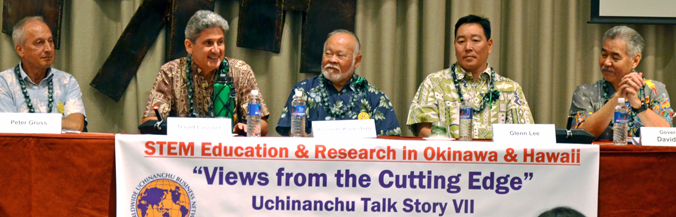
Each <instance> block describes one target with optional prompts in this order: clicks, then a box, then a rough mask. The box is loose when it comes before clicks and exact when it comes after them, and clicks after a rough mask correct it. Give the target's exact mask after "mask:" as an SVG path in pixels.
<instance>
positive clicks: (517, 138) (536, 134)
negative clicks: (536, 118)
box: [493, 124, 556, 145]
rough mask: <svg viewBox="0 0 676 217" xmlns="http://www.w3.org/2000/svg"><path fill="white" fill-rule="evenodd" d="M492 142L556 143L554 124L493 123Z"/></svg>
mask: <svg viewBox="0 0 676 217" xmlns="http://www.w3.org/2000/svg"><path fill="white" fill-rule="evenodd" d="M493 142H501V143H524V142H525V143H528V144H533V145H538V144H542V145H551V144H556V130H555V129H554V124H493Z"/></svg>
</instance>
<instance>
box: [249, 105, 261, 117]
mask: <svg viewBox="0 0 676 217" xmlns="http://www.w3.org/2000/svg"><path fill="white" fill-rule="evenodd" d="M249 115H255V116H261V104H249Z"/></svg>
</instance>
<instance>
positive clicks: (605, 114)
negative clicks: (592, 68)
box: [570, 26, 674, 140]
mask: <svg viewBox="0 0 676 217" xmlns="http://www.w3.org/2000/svg"><path fill="white" fill-rule="evenodd" d="M603 39H604V42H603V48H602V50H601V56H600V58H599V67H600V68H601V74H603V78H602V79H600V80H598V81H596V82H594V83H591V84H585V85H580V86H578V87H577V89H576V90H575V93H573V100H572V103H571V104H570V114H571V115H572V116H574V117H575V126H574V127H575V128H580V129H585V130H587V131H589V132H590V133H592V134H594V135H595V136H596V137H597V139H608V140H612V139H613V128H612V124H613V122H612V120H613V114H614V109H615V106H617V100H618V98H620V97H622V98H625V100H627V101H629V103H630V104H631V107H630V110H631V112H630V114H629V127H628V128H629V129H628V135H629V136H632V137H636V136H639V135H640V132H639V129H640V127H670V126H671V125H672V122H671V116H672V115H673V114H674V111H673V110H672V109H671V106H670V103H669V94H668V93H667V89H666V87H665V85H664V84H663V83H661V82H659V81H654V80H648V79H644V78H643V73H637V72H636V71H635V70H634V69H636V67H637V66H638V64H639V62H641V57H642V54H641V52H642V51H643V47H644V46H645V42H644V41H643V37H641V35H640V34H638V32H636V30H633V29H631V28H629V27H627V26H615V27H613V28H611V29H609V30H608V31H606V33H605V34H604V37H603Z"/></svg>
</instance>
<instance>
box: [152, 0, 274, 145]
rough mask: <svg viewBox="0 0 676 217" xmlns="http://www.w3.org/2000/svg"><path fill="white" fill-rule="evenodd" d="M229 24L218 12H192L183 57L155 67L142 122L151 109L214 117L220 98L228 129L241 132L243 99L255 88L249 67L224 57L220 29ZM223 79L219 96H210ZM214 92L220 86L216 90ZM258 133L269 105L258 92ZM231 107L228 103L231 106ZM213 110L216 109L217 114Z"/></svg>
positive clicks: (223, 30) (263, 131)
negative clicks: (224, 92) (229, 124)
mask: <svg viewBox="0 0 676 217" xmlns="http://www.w3.org/2000/svg"><path fill="white" fill-rule="evenodd" d="M228 28H229V27H228V22H227V21H226V20H225V19H223V17H221V16H220V15H218V14H216V13H214V12H211V11H207V10H201V11H197V13H195V15H193V16H192V17H191V18H190V20H189V21H188V25H187V26H186V28H185V37H186V39H185V41H184V44H185V49H186V51H187V52H188V54H189V55H188V56H187V57H183V58H179V59H176V60H172V61H169V62H168V63H166V64H164V65H163V66H162V67H161V68H160V72H159V73H158V74H157V78H156V79H155V84H153V88H152V90H151V91H150V96H149V97H148V103H147V104H146V109H145V112H144V113H143V122H146V121H149V120H157V117H156V115H155V111H154V108H157V109H158V111H159V114H160V115H161V116H162V118H163V119H164V118H167V117H168V116H172V117H214V116H215V114H214V102H215V101H216V100H223V101H225V102H224V107H223V108H225V110H228V111H226V112H225V114H226V115H227V116H224V117H229V118H232V120H233V125H234V126H233V132H235V133H239V134H246V118H247V115H246V114H247V111H248V100H249V98H250V95H251V91H252V90H258V84H257V83H256V77H254V73H253V70H251V67H250V66H249V65H248V64H246V63H245V62H244V61H242V60H238V59H234V58H229V57H225V43H224V42H225V33H226V32H227V31H228ZM217 79H218V81H219V82H220V81H223V84H224V86H220V83H219V87H223V88H222V90H224V91H227V92H229V94H225V98H226V99H223V98H221V97H223V96H221V95H220V94H216V95H219V96H215V94H214V86H215V83H216V82H217ZM219 90H221V89H220V88H219ZM258 98H259V99H260V100H261V106H260V111H261V117H262V118H261V135H266V134H267V132H268V122H267V117H268V116H269V114H270V113H269V112H268V108H267V106H266V105H265V101H264V100H263V97H262V95H261V93H260V92H258ZM230 105H232V106H230ZM216 113H218V112H216Z"/></svg>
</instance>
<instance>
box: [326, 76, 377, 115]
mask: <svg viewBox="0 0 676 217" xmlns="http://www.w3.org/2000/svg"><path fill="white" fill-rule="evenodd" d="M354 78H356V80H355V81H353V82H351V83H349V85H354V87H355V91H354V93H353V94H352V97H351V99H350V104H348V105H347V108H345V109H339V110H338V111H334V110H333V109H331V106H330V104H329V91H328V89H327V87H326V85H325V84H324V83H330V82H331V81H329V80H328V79H326V78H325V77H324V75H323V74H320V75H319V94H320V95H321V97H322V105H323V106H324V111H326V113H327V114H329V115H330V116H331V117H333V118H334V119H338V118H342V117H343V116H345V114H347V113H348V112H350V111H352V109H354V107H355V106H356V105H357V99H358V98H359V95H361V94H362V93H363V94H364V97H365V98H366V96H367V95H366V94H367V93H366V92H368V91H366V88H367V87H368V82H367V81H366V79H364V78H362V77H360V76H358V75H356V74H354Z"/></svg>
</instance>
